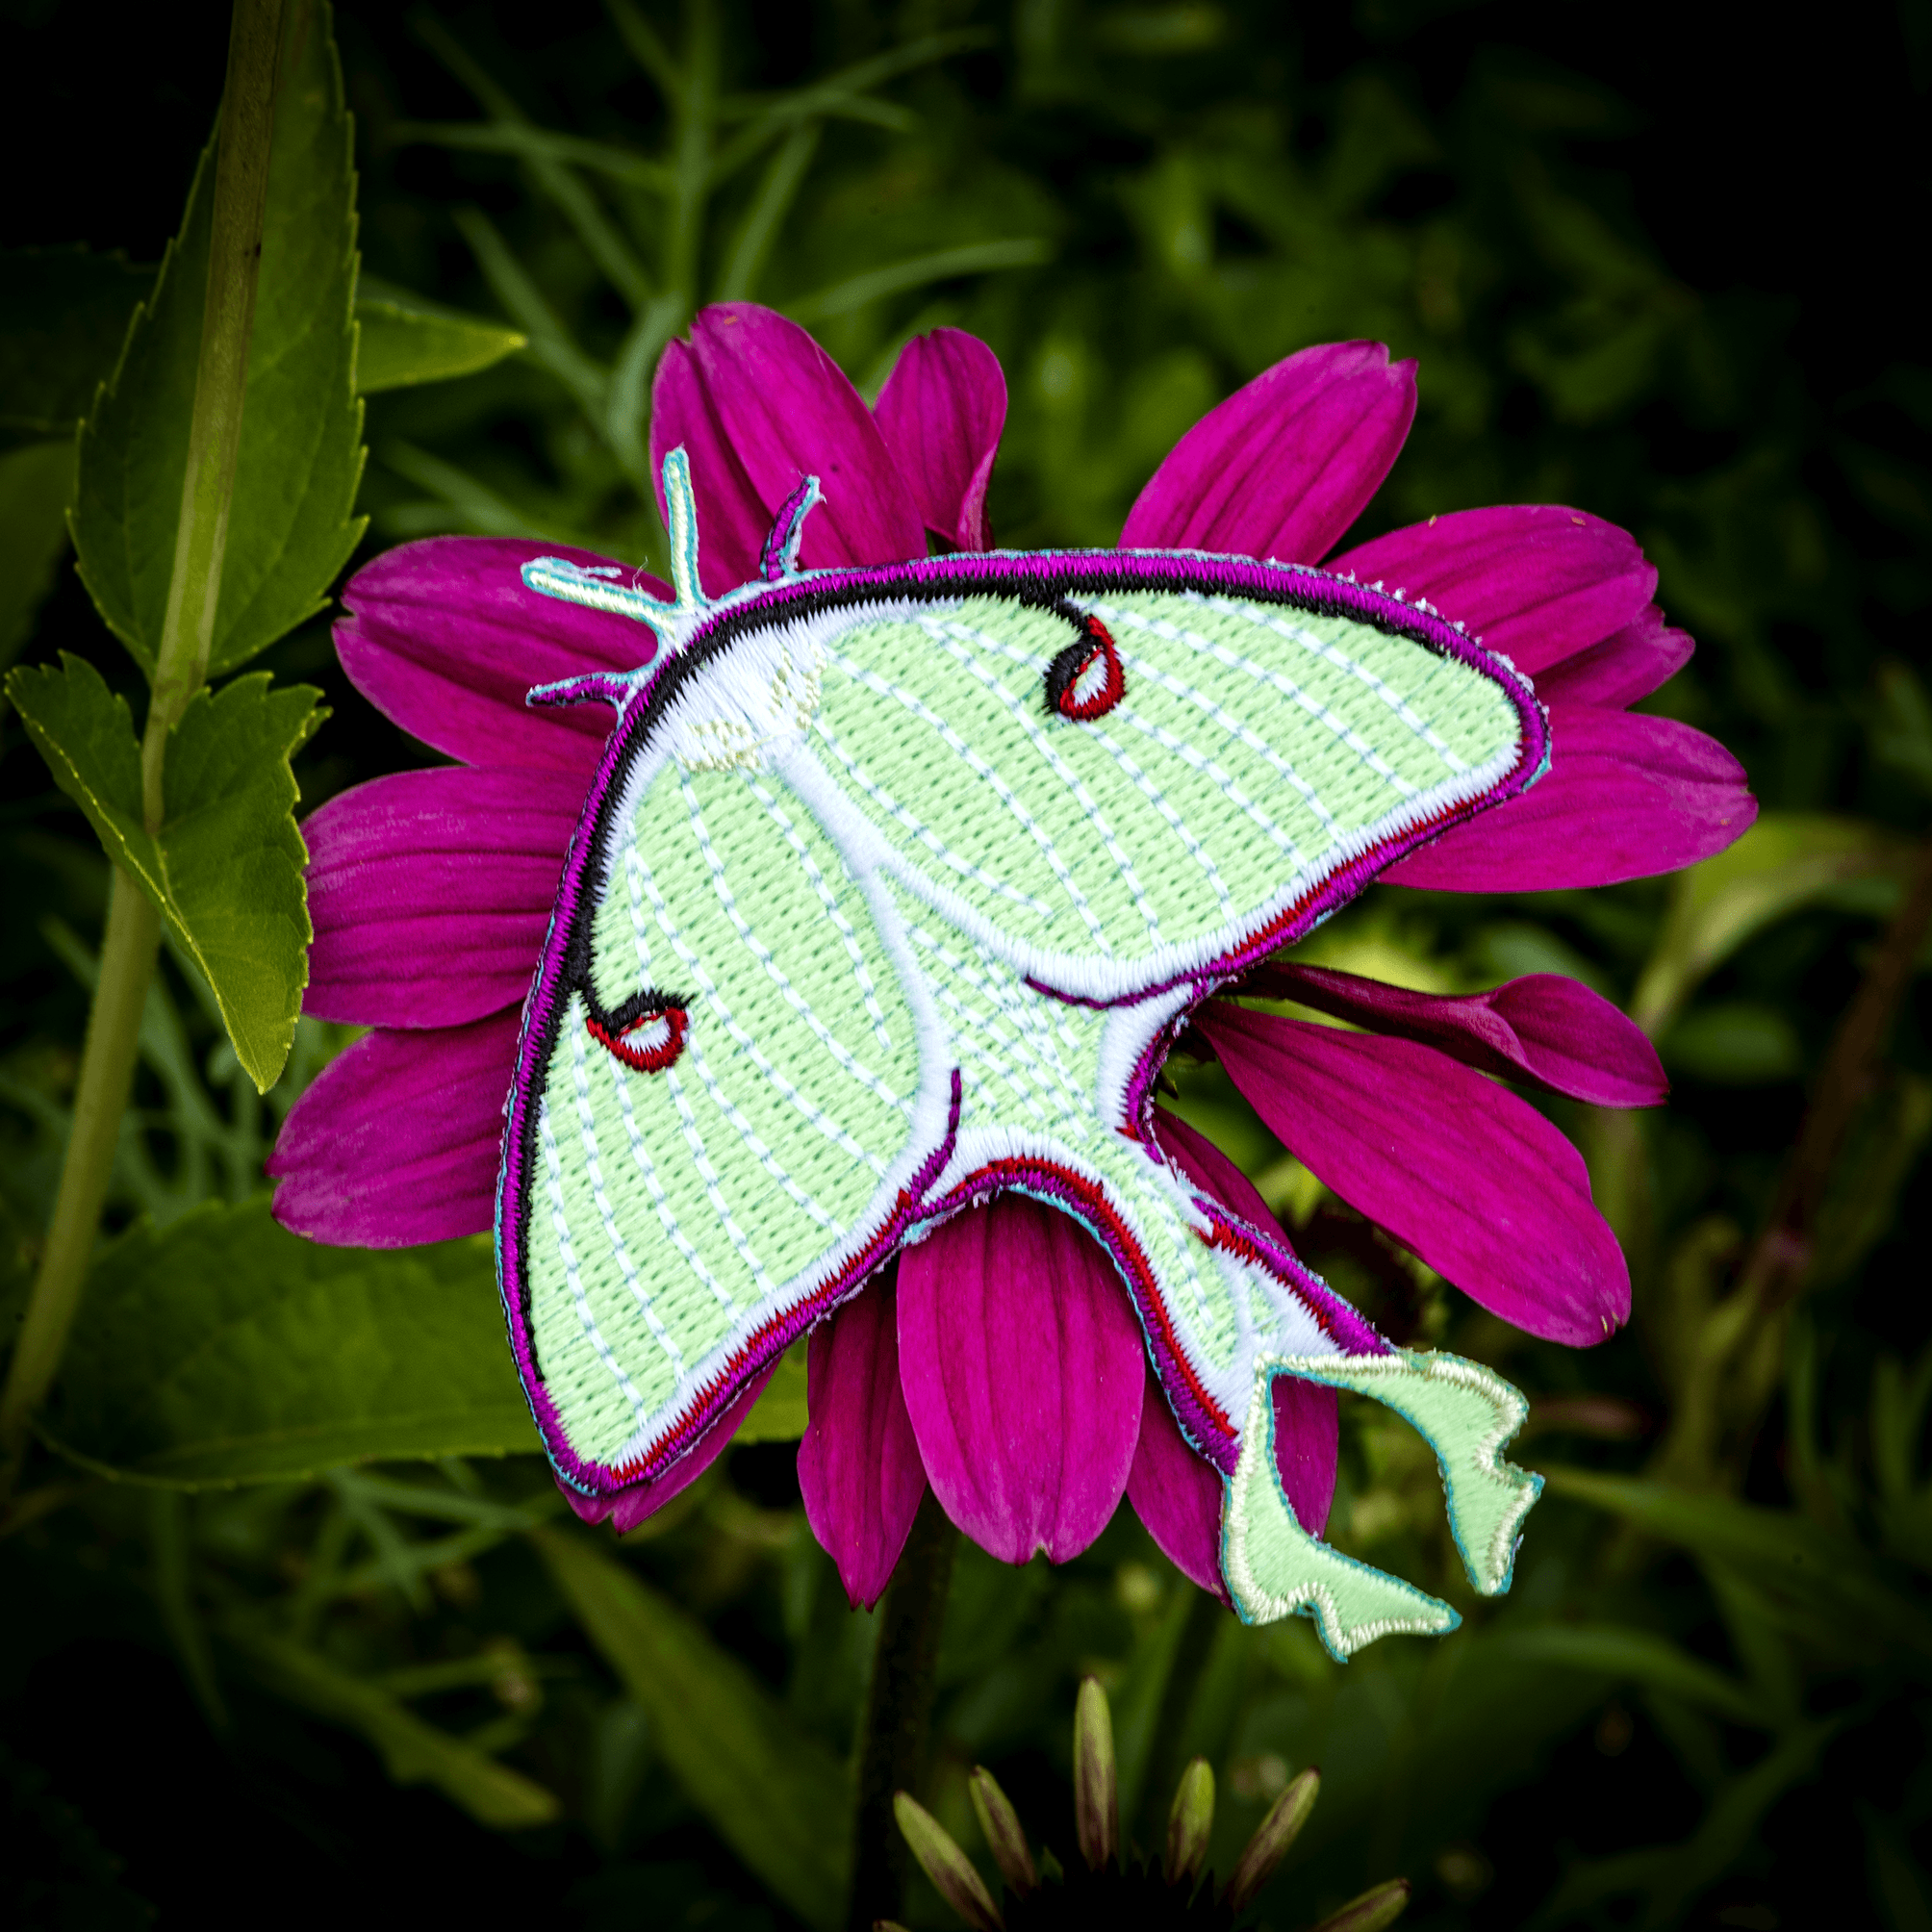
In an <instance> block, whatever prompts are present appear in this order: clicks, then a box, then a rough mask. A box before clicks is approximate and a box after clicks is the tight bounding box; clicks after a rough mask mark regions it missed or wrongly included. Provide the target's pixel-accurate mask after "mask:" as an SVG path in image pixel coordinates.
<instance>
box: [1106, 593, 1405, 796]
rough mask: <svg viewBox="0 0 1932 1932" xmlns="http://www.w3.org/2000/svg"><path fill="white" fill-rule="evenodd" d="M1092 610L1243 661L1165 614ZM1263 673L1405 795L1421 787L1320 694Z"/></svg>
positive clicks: (1228, 660) (1232, 664)
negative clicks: (1333, 709)
mask: <svg viewBox="0 0 1932 1932" xmlns="http://www.w3.org/2000/svg"><path fill="white" fill-rule="evenodd" d="M1093 610H1094V614H1095V616H1097V617H1098V618H1100V619H1101V620H1102V622H1103V623H1107V622H1111V623H1122V624H1126V625H1128V626H1129V627H1130V628H1131V629H1133V630H1138V631H1143V632H1146V633H1148V634H1149V635H1151V636H1154V637H1160V638H1165V639H1166V640H1167V641H1168V642H1169V643H1170V644H1184V645H1186V646H1187V647H1188V648H1189V649H1191V650H1194V651H1196V652H1199V653H1202V654H1205V655H1207V656H1208V657H1212V658H1214V659H1215V661H1216V662H1217V663H1223V664H1226V665H1227V666H1228V668H1229V669H1230V670H1233V669H1236V668H1238V667H1239V666H1240V665H1241V662H1242V660H1241V657H1240V653H1239V652H1238V651H1231V650H1229V648H1228V647H1227V646H1226V645H1217V644H1216V643H1215V642H1214V641H1213V639H1211V638H1208V637H1203V636H1202V635H1201V633H1200V632H1199V631H1197V630H1183V629H1182V627H1181V626H1180V625H1179V624H1175V623H1168V622H1167V620H1166V619H1165V618H1151V617H1147V616H1145V615H1144V614H1143V613H1141V612H1139V611H1133V610H1125V609H1122V608H1121V607H1120V606H1119V605H1117V604H1095V605H1094V606H1093ZM1123 656H1125V653H1123ZM1147 668H1148V669H1149V670H1152V671H1154V672H1155V674H1156V675H1157V676H1160V675H1161V673H1160V672H1159V671H1158V669H1157V667H1155V666H1152V665H1150V666H1148V667H1147ZM1262 674H1263V675H1264V676H1265V677H1266V679H1267V681H1268V682H1269V683H1271V684H1272V685H1274V687H1275V689H1276V690H1278V691H1279V692H1281V693H1282V695H1283V696H1284V698H1287V699H1292V700H1293V702H1295V703H1296V704H1298V705H1300V706H1301V708H1302V709H1303V710H1304V711H1306V712H1307V713H1308V715H1309V717H1310V718H1312V719H1313V720H1314V721H1315V722H1316V724H1320V725H1322V726H1323V727H1325V728H1326V729H1327V730H1328V731H1329V732H1330V733H1331V735H1333V736H1334V737H1335V738H1338V739H1340V741H1341V742H1342V743H1343V744H1344V745H1346V746H1347V747H1348V749H1349V750H1351V751H1353V752H1354V753H1355V754H1356V756H1357V757H1358V758H1360V760H1361V761H1362V763H1363V764H1365V765H1366V766H1367V767H1368V769H1369V770H1370V771H1371V772H1373V773H1374V774H1375V775H1377V776H1378V777H1379V778H1383V779H1385V780H1386V781H1387V782H1388V783H1389V784H1391V785H1393V786H1394V787H1395V789H1396V791H1397V792H1398V793H1400V794H1401V796H1402V797H1403V798H1405V799H1410V798H1413V797H1414V796H1415V795H1416V794H1417V793H1418V792H1419V791H1420V790H1421V789H1422V788H1421V787H1420V786H1419V785H1414V784H1411V782H1410V781H1409V780H1408V779H1407V778H1405V777H1404V776H1403V775H1402V774H1401V773H1400V772H1398V771H1396V769H1395V768H1394V767H1393V766H1392V765H1391V764H1390V763H1389V762H1388V760H1387V759H1386V758H1385V757H1384V756H1383V755H1382V753H1381V752H1380V751H1378V750H1376V749H1375V747H1374V746H1373V745H1371V744H1370V743H1369V742H1368V740H1367V739H1366V738H1364V737H1363V736H1362V735H1361V733H1360V731H1358V730H1357V729H1356V728H1355V726H1354V725H1353V724H1350V723H1349V722H1348V720H1347V719H1345V718H1338V717H1336V716H1335V713H1334V712H1333V711H1331V710H1330V709H1329V707H1328V706H1327V705H1326V704H1324V703H1323V702H1322V701H1321V699H1319V698H1315V697H1313V696H1311V695H1310V694H1309V692H1306V691H1304V690H1303V689H1302V687H1301V686H1300V685H1299V684H1297V683H1296V682H1295V681H1294V679H1293V678H1291V677H1288V676H1286V675H1285V674H1283V673H1281V672H1263V673H1262ZM1177 695H1178V696H1183V697H1187V698H1192V699H1196V701H1199V699H1200V694H1198V693H1196V692H1193V691H1191V690H1185V689H1182V690H1180V691H1178V692H1177ZM1215 709H1216V710H1217V711H1218V710H1219V709H1220V707H1219V706H1218V705H1216V706H1215Z"/></svg>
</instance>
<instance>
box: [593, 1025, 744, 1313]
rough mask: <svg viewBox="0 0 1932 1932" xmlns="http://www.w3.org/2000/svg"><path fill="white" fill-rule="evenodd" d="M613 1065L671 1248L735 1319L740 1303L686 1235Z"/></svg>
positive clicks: (641, 1167) (640, 1167)
mask: <svg viewBox="0 0 1932 1932" xmlns="http://www.w3.org/2000/svg"><path fill="white" fill-rule="evenodd" d="M611 1066H612V1068H613V1069H615V1070H616V1071H617V1073H618V1082H617V1093H618V1104H619V1106H620V1107H621V1108H622V1109H623V1131H624V1133H625V1134H626V1136H627V1137H628V1138H629V1141H630V1157H631V1158H632V1159H633V1160H634V1161H636V1162H637V1171H638V1172H639V1173H640V1174H641V1175H643V1176H644V1184H645V1185H646V1186H647V1187H648V1189H649V1190H650V1199H651V1203H652V1205H653V1206H654V1207H655V1208H656V1209H657V1218H658V1221H659V1223H660V1225H661V1226H662V1227H663V1229H664V1232H665V1234H666V1235H667V1236H668V1237H669V1239H670V1241H671V1245H672V1246H673V1247H674V1248H675V1249H676V1250H677V1252H678V1253H679V1254H680V1255H682V1256H683V1257H684V1258H685V1260H686V1262H687V1263H688V1264H689V1265H690V1268H691V1272H692V1273H693V1274H694V1275H696V1276H697V1277H698V1279H699V1281H700V1282H702V1283H703V1284H704V1285H705V1286H706V1287H707V1288H709V1289H710V1290H711V1295H712V1299H713V1300H714V1301H716V1302H717V1304H718V1306H719V1307H720V1308H721V1309H724V1312H725V1313H726V1314H727V1315H732V1316H735V1315H736V1314H737V1312H738V1304H737V1303H736V1302H735V1301H733V1300H732V1298H731V1291H730V1290H729V1289H728V1288H727V1287H725V1285H724V1283H723V1282H721V1281H720V1280H719V1279H718V1277H717V1276H716V1275H714V1274H713V1273H712V1272H711V1270H710V1269H709V1268H708V1267H707V1266H706V1265H705V1262H704V1257H703V1256H702V1255H700V1254H699V1252H698V1250H697V1248H696V1247H694V1246H693V1245H692V1241H691V1236H690V1235H689V1234H687V1233H685V1232H684V1229H683V1227H682V1226H681V1225H680V1223H679V1221H678V1219H677V1215H676V1214H675V1212H674V1210H673V1208H672V1206H671V1197H670V1195H668V1194H667V1193H666V1192H665V1188H664V1182H662V1181H660V1180H659V1179H658V1176H657V1163H656V1162H655V1161H654V1160H652V1159H651V1157H650V1149H649V1148H648V1147H647V1146H646V1145H645V1144H644V1134H643V1132H642V1131H640V1130H639V1128H638V1124H637V1114H636V1113H635V1111H634V1110H633V1109H632V1107H631V1104H630V1083H629V1081H627V1080H624V1079H623V1070H622V1069H621V1068H618V1064H617V1062H616V1061H615V1060H613V1061H612V1062H611Z"/></svg>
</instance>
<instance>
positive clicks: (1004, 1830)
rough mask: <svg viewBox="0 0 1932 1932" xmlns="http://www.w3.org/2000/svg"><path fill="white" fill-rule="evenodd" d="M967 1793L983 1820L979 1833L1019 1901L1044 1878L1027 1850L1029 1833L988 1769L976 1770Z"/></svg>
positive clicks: (983, 1767) (981, 1767) (980, 1768)
mask: <svg viewBox="0 0 1932 1932" xmlns="http://www.w3.org/2000/svg"><path fill="white" fill-rule="evenodd" d="M966 1789H967V1791H968V1792H970V1793H971V1794H972V1798H973V1810H974V1812H975V1814H976V1815H977V1816H978V1818H979V1829H980V1830H981V1831H982V1832H983V1833H985V1835H986V1849H987V1850H988V1851H990V1852H991V1853H992V1854H993V1863H994V1864H995V1865H997V1866H998V1867H999V1868H1000V1876H1001V1877H1002V1878H1004V1880H1005V1881H1006V1888H1007V1890H1008V1891H1009V1892H1011V1893H1012V1894H1013V1895H1014V1896H1015V1897H1017V1898H1024V1897H1025V1896H1026V1895H1027V1894H1028V1893H1030V1892H1031V1891H1033V1890H1035V1889H1036V1888H1037V1887H1038V1885H1039V1882H1040V1874H1039V1873H1038V1871H1037V1870H1035V1869H1034V1867H1033V1854H1032V1853H1031V1852H1030V1850H1028V1848H1027V1832H1026V1827H1025V1826H1024V1825H1022V1824H1021V1822H1020V1815H1019V1814H1018V1813H1017V1812H1016V1811H1015V1810H1014V1809H1013V1804H1012V1800H1011V1799H1010V1798H1008V1797H1007V1795H1006V1793H1005V1792H1003V1791H1002V1790H1001V1789H1000V1787H999V1784H998V1783H997V1781H996V1780H995V1779H994V1776H993V1773H992V1772H991V1771H989V1770H988V1769H987V1768H986V1767H985V1766H984V1765H978V1766H975V1767H974V1770H973V1775H972V1777H971V1778H970V1779H968V1780H967V1784H966Z"/></svg>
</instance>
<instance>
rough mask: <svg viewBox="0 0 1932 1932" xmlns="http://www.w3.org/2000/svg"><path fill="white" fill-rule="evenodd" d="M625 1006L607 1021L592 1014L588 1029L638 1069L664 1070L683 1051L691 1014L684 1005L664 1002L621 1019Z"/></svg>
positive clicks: (620, 1057)
mask: <svg viewBox="0 0 1932 1932" xmlns="http://www.w3.org/2000/svg"><path fill="white" fill-rule="evenodd" d="M622 1012H623V1008H620V1009H619V1012H618V1013H613V1014H612V1015H611V1016H610V1018H609V1020H608V1021H605V1020H601V1019H598V1018H597V1015H596V1014H593V1015H592V1016H591V1017H590V1018H589V1019H587V1020H586V1021H585V1022H584V1029H585V1030H586V1031H587V1032H588V1033H589V1034H590V1036H591V1038H592V1039H594V1040H595V1041H596V1042H597V1045H598V1046H600V1047H604V1048H607V1049H608V1050H609V1051H610V1052H611V1053H613V1054H615V1055H617V1057H618V1058H619V1059H621V1060H622V1061H623V1063H624V1065H625V1066H627V1067H630V1068H632V1069H633V1070H634V1071H635V1072H637V1073H641V1074H661V1073H663V1072H664V1070H665V1069H666V1068H667V1067H669V1066H670V1065H672V1064H673V1062H674V1061H675V1060H676V1058H677V1056H678V1055H679V1054H681V1053H682V1052H683V1051H684V1042H685V1039H686V1036H687V1035H688V1034H689V1033H690V1031H691V1016H690V1014H688V1013H687V1012H686V1011H685V1010H684V1008H683V1007H682V1006H674V1005H670V1004H665V1005H661V1006H651V1007H649V1008H648V1009H647V1010H645V1011H644V1012H641V1013H636V1014H634V1015H633V1016H631V1017H628V1018H623V1019H620V1014H621V1013H622Z"/></svg>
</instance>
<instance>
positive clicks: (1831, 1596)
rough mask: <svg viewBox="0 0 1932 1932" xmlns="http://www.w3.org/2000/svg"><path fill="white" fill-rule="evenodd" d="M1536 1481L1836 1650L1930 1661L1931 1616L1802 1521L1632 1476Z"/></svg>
mask: <svg viewBox="0 0 1932 1932" xmlns="http://www.w3.org/2000/svg"><path fill="white" fill-rule="evenodd" d="M1543 1481H1544V1484H1545V1486H1546V1487H1547V1488H1548V1490H1549V1492H1550V1494H1552V1495H1556V1496H1572V1497H1574V1498H1575V1499H1576V1500H1577V1501H1579V1502H1583V1503H1590V1504H1594V1505H1595V1506H1596V1508H1598V1509H1600V1510H1608V1511H1611V1512H1612V1513H1614V1514H1616V1515H1620V1516H1622V1517H1624V1518H1625V1519H1626V1520H1627V1521H1629V1522H1632V1523H1634V1524H1636V1525H1637V1527H1638V1528H1639V1529H1640V1530H1644V1531H1647V1532H1648V1533H1649V1534H1650V1535H1651V1536H1654V1537H1658V1538H1662V1539H1663V1540H1664V1541H1665V1542H1671V1543H1675V1544H1677V1545H1678V1546H1679V1547H1680V1548H1682V1549H1685V1550H1688V1551H1689V1552H1690V1553H1691V1555H1692V1556H1694V1557H1696V1558H1698V1559H1699V1560H1701V1561H1708V1562H1712V1563H1721V1564H1723V1565H1724V1566H1725V1567H1726V1568H1727V1569H1729V1570H1734V1571H1736V1572H1737V1574H1738V1575H1739V1576H1740V1577H1742V1578H1744V1579H1745V1580H1747V1581H1748V1582H1749V1583H1751V1584H1754V1585H1756V1586H1757V1587H1758V1588H1760V1589H1764V1590H1765V1591H1766V1592H1767V1593H1768V1594H1769V1595H1771V1596H1773V1597H1776V1598H1780V1599H1783V1600H1785V1601H1787V1602H1789V1603H1792V1604H1793V1605H1795V1606H1797V1607H1798V1608H1799V1609H1800V1610H1803V1611H1806V1612H1809V1613H1811V1614H1813V1615H1814V1616H1815V1617H1816V1618H1817V1620H1818V1624H1819V1625H1821V1626H1823V1627H1824V1628H1825V1629H1826V1630H1828V1632H1829V1634H1830V1635H1831V1636H1832V1637H1833V1638H1835V1639H1836V1640H1838V1641H1839V1642H1840V1643H1841V1644H1843V1645H1844V1646H1845V1647H1846V1648H1850V1649H1859V1648H1865V1647H1868V1645H1869V1644H1870V1643H1872V1642H1874V1641H1875V1642H1876V1643H1878V1644H1881V1645H1883V1646H1886V1647H1888V1648H1891V1649H1894V1650H1895V1651H1905V1652H1909V1653H1911V1654H1912V1655H1914V1656H1916V1657H1917V1658H1918V1659H1919V1661H1920V1662H1921V1663H1922V1662H1924V1661H1925V1660H1932V1616H1928V1615H1927V1614H1926V1613H1925V1612H1924V1611H1923V1610H1922V1609H1921V1608H1920V1607H1919V1605H1918V1604H1917V1603H1915V1602H1913V1600H1912V1599H1911V1598H1910V1597H1909V1596H1908V1595H1906V1594H1905V1593H1904V1591H1902V1590H1900V1589H1895V1588H1894V1586H1893V1585H1892V1583H1891V1582H1890V1581H1889V1580H1888V1579H1887V1578H1886V1576H1885V1575H1884V1574H1883V1572H1882V1571H1881V1570H1880V1569H1879V1567H1878V1565H1877V1564H1876V1563H1873V1562H1872V1560H1871V1559H1870V1557H1869V1556H1868V1555H1867V1553H1866V1552H1865V1551H1864V1550H1863V1549H1861V1548H1860V1547H1859V1545H1857V1544H1856V1543H1853V1542H1850V1541H1847V1540H1846V1538H1843V1537H1841V1536H1837V1535H1835V1534H1834V1533H1833V1532H1831V1531H1829V1530H1826V1529H1823V1528H1821V1527H1820V1526H1819V1525H1818V1524H1817V1523H1814V1522H1810V1521H1808V1520H1807V1519H1806V1518H1805V1517H1803V1516H1799V1515H1796V1514H1794V1513H1792V1512H1790V1511H1787V1510H1765V1509H1760V1508H1758V1507H1757V1506H1756V1505H1754V1504H1751V1503H1740V1502H1736V1501H1734V1500H1733V1499H1732V1498H1731V1497H1729V1496H1712V1495H1704V1494H1700V1493H1698V1492H1696V1491H1693V1490H1689V1489H1678V1488H1673V1487H1669V1486H1668V1485H1666V1484H1663V1483H1649V1482H1644V1481H1642V1480H1641V1479H1640V1478H1638V1477H1634V1476H1603V1475H1598V1474H1595V1473H1593V1472H1591V1471H1589V1470H1584V1469H1565V1468H1546V1469H1545V1470H1544V1471H1543Z"/></svg>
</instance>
